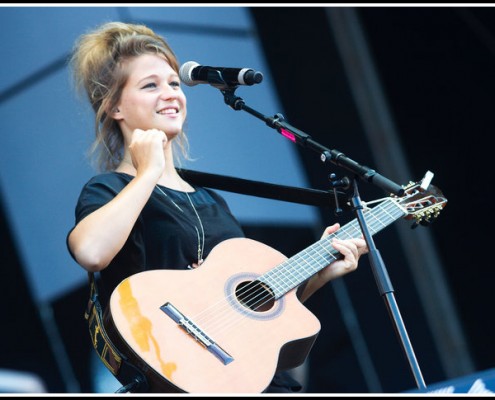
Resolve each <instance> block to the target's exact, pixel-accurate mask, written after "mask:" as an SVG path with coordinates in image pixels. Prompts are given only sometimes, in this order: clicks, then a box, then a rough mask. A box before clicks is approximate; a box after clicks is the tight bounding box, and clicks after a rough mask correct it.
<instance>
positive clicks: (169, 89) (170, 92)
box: [160, 84, 180, 100]
mask: <svg viewBox="0 0 495 400" xmlns="http://www.w3.org/2000/svg"><path fill="white" fill-rule="evenodd" d="M179 93H180V91H179V90H177V89H176V88H175V87H173V86H170V85H169V84H165V85H163V87H162V90H161V93H160V98H161V99H162V100H175V99H177V98H178V97H179Z"/></svg>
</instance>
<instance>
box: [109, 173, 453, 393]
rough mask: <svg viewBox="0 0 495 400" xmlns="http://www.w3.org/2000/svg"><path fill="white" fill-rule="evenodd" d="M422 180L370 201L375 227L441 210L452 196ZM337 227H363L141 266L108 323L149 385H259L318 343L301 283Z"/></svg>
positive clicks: (210, 389)
mask: <svg viewBox="0 0 495 400" xmlns="http://www.w3.org/2000/svg"><path fill="white" fill-rule="evenodd" d="M423 186H425V185H424V184H423ZM423 186H422V185H421V184H419V183H416V184H415V183H411V184H409V185H408V186H406V187H405V188H404V192H405V193H404V195H403V196H401V197H397V196H391V197H387V198H385V199H382V200H380V202H379V204H378V205H376V206H374V207H371V208H370V207H365V210H364V213H363V214H364V217H365V220H366V223H367V225H368V228H369V230H370V233H371V234H376V233H377V232H379V231H381V230H382V229H384V228H385V227H387V226H388V225H390V224H391V223H392V222H394V221H396V220H398V219H399V218H402V217H404V218H406V219H414V220H415V221H416V224H418V223H422V224H426V223H428V222H431V221H432V220H433V219H434V218H436V217H437V215H438V214H439V212H440V211H441V209H442V208H443V207H444V206H445V204H446V202H447V200H446V199H445V197H444V196H443V194H442V193H441V192H440V191H439V190H438V189H437V188H436V187H434V186H432V185H429V182H428V187H427V188H424V187H423ZM334 237H336V238H339V239H348V238H357V237H362V232H361V229H360V226H359V223H358V220H357V219H354V220H353V221H351V222H349V223H348V224H346V225H344V226H342V227H341V228H340V229H339V230H338V231H337V232H336V233H334V234H332V235H329V236H326V237H324V238H322V239H320V240H319V241H317V242H316V243H314V244H312V245H311V246H309V247H308V248H306V249H304V250H302V251H301V252H299V253H297V254H296V255H294V256H293V257H290V258H287V257H286V256H284V255H283V254H282V253H280V252H278V251H277V250H275V249H273V248H271V247H269V246H267V245H264V244H262V243H260V242H257V241H255V240H251V239H247V238H236V239H228V240H225V241H223V242H222V243H220V244H218V245H217V246H216V247H215V248H213V250H212V251H211V252H210V254H209V256H208V257H207V259H206V260H205V261H204V263H203V264H202V265H201V267H199V268H196V269H192V270H150V271H145V272H141V273H137V274H135V275H132V276H130V277H129V278H127V279H125V280H124V281H122V282H121V283H120V284H119V285H118V286H117V287H116V288H115V290H114V291H113V293H112V295H111V298H110V303H109V307H108V308H107V310H106V313H105V328H106V330H107V331H108V332H109V335H110V337H112V340H113V341H114V343H115V344H116V345H117V347H119V349H120V351H121V352H122V353H123V354H125V355H126V356H127V357H128V358H129V360H130V361H131V362H133V363H134V364H135V365H136V366H138V367H139V368H141V369H142V370H143V371H144V372H145V374H146V375H147V378H148V380H149V382H148V383H149V390H150V391H151V392H187V393H261V392H263V391H264V390H265V389H266V388H267V386H268V385H269V384H270V382H271V380H272V378H273V376H274V374H275V373H276V372H277V371H279V370H285V369H289V368H294V367H296V366H298V365H300V364H302V363H303V362H304V360H305V359H306V357H307V355H308V353H309V352H310V350H311V347H312V346H313V343H314V341H315V339H316V337H317V335H318V333H319V331H320V322H319V320H318V319H317V318H316V317H315V316H314V315H313V314H312V313H311V312H310V311H309V310H308V309H307V308H306V307H305V306H304V305H303V304H302V303H301V302H300V301H299V300H298V298H297V296H296V288H297V287H298V286H299V285H300V284H302V283H303V282H305V281H306V280H307V279H308V278H310V277H311V276H313V275H314V274H316V273H317V272H318V271H320V270H322V269H323V268H325V267H326V266H328V265H329V264H330V263H331V262H332V261H335V260H336V259H338V258H340V257H341V255H340V253H339V252H337V251H336V250H335V249H334V248H333V247H332V245H331V241H332V239H333V238H334Z"/></svg>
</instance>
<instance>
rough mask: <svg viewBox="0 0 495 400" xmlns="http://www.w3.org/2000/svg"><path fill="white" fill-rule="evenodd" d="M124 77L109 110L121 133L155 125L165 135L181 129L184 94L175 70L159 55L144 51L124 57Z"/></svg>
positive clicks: (171, 136) (183, 117)
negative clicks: (114, 105) (116, 101)
mask: <svg viewBox="0 0 495 400" xmlns="http://www.w3.org/2000/svg"><path fill="white" fill-rule="evenodd" d="M124 67H125V68H127V72H128V79H127V83H126V85H125V86H124V89H123V91H122V96H121V98H120V102H119V104H118V106H117V110H116V111H115V112H114V113H113V116H114V118H115V119H116V120H117V121H118V122H119V124H120V127H121V129H122V132H123V133H124V135H126V134H127V135H130V134H131V133H132V132H133V131H134V129H138V128H139V129H142V130H147V129H159V130H162V131H163V132H165V134H166V135H167V137H168V138H169V139H172V138H174V137H175V136H177V135H178V134H179V133H180V132H181V131H182V126H183V124H184V121H185V119H186V113H187V108H186V96H185V95H184V92H183V91H182V89H181V87H180V79H179V76H178V75H177V73H176V72H175V71H174V70H173V69H172V67H170V65H169V64H168V62H167V61H166V60H165V58H164V57H163V56H160V55H155V54H144V55H141V56H139V57H136V58H133V59H132V60H130V61H127V63H126V65H125V66H124Z"/></svg>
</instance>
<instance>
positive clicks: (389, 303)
mask: <svg viewBox="0 0 495 400" xmlns="http://www.w3.org/2000/svg"><path fill="white" fill-rule="evenodd" d="M209 78H211V79H210V83H211V82H213V78H214V77H213V76H212V77H209ZM212 85H213V86H215V87H217V89H219V90H220V91H221V92H222V94H223V96H224V101H225V104H227V105H228V106H230V107H231V108H232V109H234V110H236V111H239V110H243V111H246V112H248V113H249V114H251V115H253V116H255V117H256V118H258V119H260V120H262V121H264V122H265V123H266V124H267V125H268V126H269V127H270V128H273V129H275V130H276V131H278V132H279V133H280V134H282V136H284V137H286V138H287V139H289V140H291V141H292V142H294V143H296V144H299V145H301V146H303V147H306V148H309V149H311V150H313V151H316V152H318V153H320V160H321V161H322V162H323V163H328V162H332V163H334V164H335V165H338V166H340V167H343V168H345V169H347V170H349V171H351V172H352V173H353V175H354V177H355V178H356V177H357V178H360V179H362V180H364V181H366V182H370V183H373V184H375V185H376V186H378V187H380V188H382V189H383V190H385V191H386V192H388V193H393V194H395V195H397V196H402V195H403V194H404V189H403V188H402V187H401V186H400V185H398V184H397V183H395V182H393V181H391V180H389V179H387V178H385V177H384V176H382V175H380V174H378V173H377V172H376V171H374V170H372V169H370V168H368V167H366V166H363V165H360V164H358V163H357V162H355V161H353V160H352V159H350V158H348V157H346V156H345V155H344V154H343V153H342V152H340V151H338V150H330V149H328V148H326V147H324V146H322V145H321V144H319V143H317V142H315V141H314V140H313V139H312V138H311V136H309V135H308V134H306V133H304V132H302V131H300V130H299V129H296V128H294V127H293V126H291V125H289V124H288V123H287V122H285V121H284V117H283V116H282V115H281V114H276V115H275V116H274V117H267V116H265V115H263V114H261V113H259V112H258V111H256V110H254V109H252V108H250V107H248V106H246V104H245V102H244V100H243V99H242V98H240V97H238V96H236V95H235V90H236V89H237V86H229V85H226V84H225V82H224V81H223V79H222V78H221V75H220V73H218V75H217V81H216V82H214V83H213V84H212ZM332 178H335V175H334V174H332ZM355 178H354V179H352V186H353V189H354V194H353V196H352V198H351V203H352V205H353V209H354V211H355V213H356V216H357V219H358V222H359V225H360V227H361V231H362V233H363V237H364V239H365V241H366V244H367V246H368V250H369V252H368V257H369V260H370V265H371V268H372V270H373V274H374V277H375V280H376V283H377V286H378V289H379V292H380V295H381V296H382V297H383V299H384V301H385V304H386V307H387V310H388V313H389V316H390V317H391V319H392V321H393V324H394V329H395V332H396V334H397V335H398V336H399V340H400V343H401V345H402V348H403V351H404V353H405V355H406V358H407V360H408V363H409V367H410V369H411V372H412V374H413V377H414V379H415V381H416V385H417V386H418V389H423V390H424V389H426V385H425V382H424V379H423V376H422V374H421V370H420V368H419V365H418V362H417V360H416V356H415V354H414V350H413V348H412V345H411V342H410V340H409V336H408V334H407V331H406V328H405V325H404V322H403V320H402V317H401V314H400V311H399V309H398V305H397V302H396V301H395V297H394V289H393V287H392V284H391V282H390V278H389V276H388V272H387V270H386V267H385V264H384V262H383V259H382V257H381V255H380V252H379V250H378V249H377V248H376V246H375V243H374V240H373V238H372V235H371V233H370V231H369V229H368V226H367V225H366V220H365V218H364V214H363V206H362V203H361V199H360V196H359V193H358V186H357V181H356V179H355ZM336 182H337V181H335V180H334V179H333V187H334V190H335V187H336V186H337V185H339V183H336ZM340 185H345V186H350V182H349V179H347V178H344V179H342V180H340Z"/></svg>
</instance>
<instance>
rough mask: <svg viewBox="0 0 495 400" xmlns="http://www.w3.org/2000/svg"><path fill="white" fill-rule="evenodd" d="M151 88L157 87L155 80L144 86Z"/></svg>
mask: <svg viewBox="0 0 495 400" xmlns="http://www.w3.org/2000/svg"><path fill="white" fill-rule="evenodd" d="M151 88H156V83H155V82H150V83H147V84H146V85H144V86H143V89H151Z"/></svg>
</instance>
